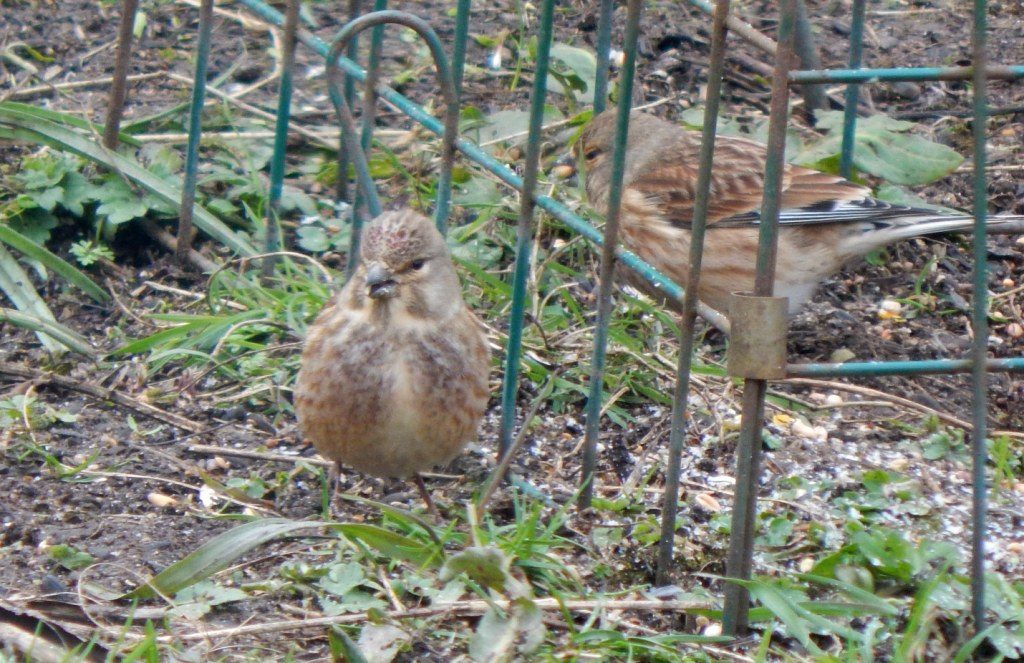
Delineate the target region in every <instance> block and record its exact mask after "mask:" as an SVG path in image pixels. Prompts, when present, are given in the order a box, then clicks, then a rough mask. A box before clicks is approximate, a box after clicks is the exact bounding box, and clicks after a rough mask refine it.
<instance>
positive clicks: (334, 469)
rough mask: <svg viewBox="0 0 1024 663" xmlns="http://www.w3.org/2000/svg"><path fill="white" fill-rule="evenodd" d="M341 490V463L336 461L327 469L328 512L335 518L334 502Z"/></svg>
mask: <svg viewBox="0 0 1024 663" xmlns="http://www.w3.org/2000/svg"><path fill="white" fill-rule="evenodd" d="M340 492H341V463H339V462H338V461H335V462H334V463H332V464H331V467H330V468H329V469H328V470H327V493H328V497H327V514H328V516H330V517H331V518H334V516H335V513H334V503H335V501H337V498H338V493H340Z"/></svg>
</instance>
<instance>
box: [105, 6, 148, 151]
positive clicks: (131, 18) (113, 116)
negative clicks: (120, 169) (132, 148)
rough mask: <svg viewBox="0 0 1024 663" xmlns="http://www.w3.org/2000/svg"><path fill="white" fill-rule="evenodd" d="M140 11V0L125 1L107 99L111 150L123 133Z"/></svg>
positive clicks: (107, 141) (106, 130) (107, 138)
mask: <svg viewBox="0 0 1024 663" xmlns="http://www.w3.org/2000/svg"><path fill="white" fill-rule="evenodd" d="M138 10H139V0H124V4H123V5H122V9H121V26H120V29H119V30H118V33H117V54H116V55H115V59H114V80H113V81H112V83H111V86H110V96H109V97H107V121H106V124H105V125H104V127H103V145H104V147H106V148H107V149H111V150H112V149H114V148H116V147H117V134H118V132H120V131H121V117H122V116H123V114H124V98H125V93H126V90H127V88H128V86H127V78H128V64H129V62H131V59H132V36H133V33H134V32H135V15H136V14H137V13H138Z"/></svg>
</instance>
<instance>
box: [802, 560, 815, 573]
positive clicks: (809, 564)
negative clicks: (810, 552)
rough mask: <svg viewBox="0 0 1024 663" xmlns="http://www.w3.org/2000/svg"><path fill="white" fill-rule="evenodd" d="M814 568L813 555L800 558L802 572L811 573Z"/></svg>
mask: <svg viewBox="0 0 1024 663" xmlns="http://www.w3.org/2000/svg"><path fill="white" fill-rule="evenodd" d="M813 568H814V558H813V557H810V556H808V557H804V558H803V559H801V560H800V573H810V572H811V570H812V569H813Z"/></svg>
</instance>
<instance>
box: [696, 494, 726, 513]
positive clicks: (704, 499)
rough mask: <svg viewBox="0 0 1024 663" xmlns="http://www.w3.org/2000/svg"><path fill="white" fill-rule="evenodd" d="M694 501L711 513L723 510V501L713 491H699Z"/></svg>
mask: <svg viewBox="0 0 1024 663" xmlns="http://www.w3.org/2000/svg"><path fill="white" fill-rule="evenodd" d="M693 501H694V502H696V503H697V504H699V505H700V506H702V507H703V508H704V509H706V510H707V511H710V512H711V513H718V512H720V511H721V510H722V503H721V502H719V501H718V500H717V499H715V496H714V495H712V494H711V493H697V494H696V495H695V496H694V498H693Z"/></svg>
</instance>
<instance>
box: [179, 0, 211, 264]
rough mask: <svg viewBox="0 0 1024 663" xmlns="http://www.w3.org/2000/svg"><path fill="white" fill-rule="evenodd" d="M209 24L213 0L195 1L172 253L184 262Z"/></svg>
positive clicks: (189, 242)
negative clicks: (192, 67)
mask: <svg viewBox="0 0 1024 663" xmlns="http://www.w3.org/2000/svg"><path fill="white" fill-rule="evenodd" d="M212 25H213V0H202V2H201V3H200V5H199V44H198V45H197V48H196V75H195V80H194V82H193V84H192V103H191V107H190V108H189V113H188V147H187V148H186V150H185V180H184V183H183V185H182V191H181V215H180V216H179V217H178V241H177V247H176V249H177V250H176V251H175V257H176V258H177V260H178V263H179V264H181V265H184V264H186V263H187V261H188V256H189V249H190V248H191V247H192V208H193V207H194V206H195V203H196V179H197V177H196V175H197V172H198V169H199V138H200V136H201V134H202V124H203V104H204V103H205V101H206V65H207V62H208V61H209V59H210V33H211V28H212Z"/></svg>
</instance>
